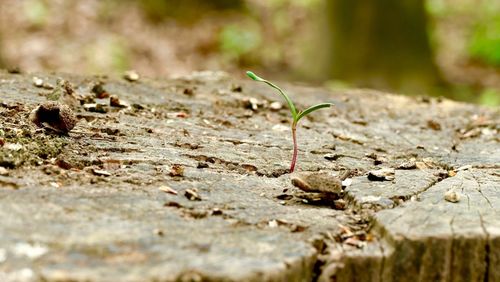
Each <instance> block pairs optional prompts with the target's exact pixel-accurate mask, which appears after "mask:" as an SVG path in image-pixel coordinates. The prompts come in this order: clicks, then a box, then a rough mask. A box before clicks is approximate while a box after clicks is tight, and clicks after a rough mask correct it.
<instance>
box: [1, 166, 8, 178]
mask: <svg viewBox="0 0 500 282" xmlns="http://www.w3.org/2000/svg"><path fill="white" fill-rule="evenodd" d="M8 174H9V171H8V170H7V169H6V168H5V167H3V166H0V175H1V176H5V175H8Z"/></svg>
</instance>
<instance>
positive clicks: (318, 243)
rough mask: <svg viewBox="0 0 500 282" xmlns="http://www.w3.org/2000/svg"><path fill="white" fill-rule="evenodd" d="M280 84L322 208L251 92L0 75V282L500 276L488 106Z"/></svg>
mask: <svg viewBox="0 0 500 282" xmlns="http://www.w3.org/2000/svg"><path fill="white" fill-rule="evenodd" d="M33 76H36V77H37V78H39V79H41V81H40V80H36V81H35V82H36V83H35V84H36V85H34V83H33ZM60 78H62V79H64V80H65V81H66V82H69V83H62V82H61V81H59V83H58V82H57V80H58V79H60ZM96 85H100V86H99V87H100V88H99V89H98V88H96ZM283 88H285V89H287V90H288V92H289V93H290V96H292V97H293V99H294V100H295V101H296V102H297V106H298V107H299V108H300V109H304V108H305V107H307V106H310V105H311V104H314V103H318V102H333V103H335V105H336V106H335V107H333V108H330V109H328V110H323V111H318V112H315V113H314V114H312V115H311V116H309V117H308V118H306V119H305V120H304V121H303V123H302V124H301V126H300V128H299V129H298V132H297V133H298V142H299V160H298V163H297V171H302V172H306V171H307V172H321V173H323V174H322V175H323V176H324V175H325V174H324V173H325V172H326V173H329V174H330V175H331V177H332V179H334V178H340V177H341V175H343V176H344V178H345V177H347V179H344V181H343V185H344V187H343V193H339V194H338V195H337V196H338V197H339V198H335V199H333V198H332V199H330V198H321V197H322V196H321V194H318V195H311V193H308V192H304V191H301V190H300V189H299V188H297V187H294V186H293V185H292V184H291V181H290V175H289V174H288V166H289V161H290V159H291V152H292V142H291V136H290V128H289V126H290V125H289V122H290V117H289V112H288V110H287V109H286V105H285V104H283V101H282V100H281V97H280V96H279V95H277V94H276V93H274V92H273V91H272V90H269V89H268V88H267V87H265V86H264V85H260V84H256V83H254V82H252V81H246V80H245V81H240V80H236V79H232V78H231V77H229V76H228V75H227V74H224V73H217V72H202V73H194V74H192V75H190V76H187V77H182V78H178V79H170V80H152V79H146V78H141V79H139V80H137V81H135V80H133V81H127V80H121V79H119V78H107V77H93V76H76V75H63V74H61V75H58V74H55V75H47V74H8V73H5V72H0V101H1V104H0V113H1V114H0V219H1V222H2V224H1V225H0V281H500V270H499V269H500V212H499V207H500V194H499V188H500V145H499V142H500V137H499V130H500V112H499V111H498V110H494V109H487V108H481V107H478V106H474V105H469V104H463V103H457V102H452V101H449V100H442V99H437V98H422V97H421V98H418V97H416V98H415V97H414V98H409V97H403V96H396V95H391V94H387V93H381V92H376V91H369V90H349V91H337V92H335V91H333V92H331V91H326V90H324V89H319V88H309V87H298V86H291V85H285V86H284V87H283ZM96 89H97V90H99V91H97V90H96ZM56 94H57V95H56ZM54 97H59V98H58V99H57V98H54ZM48 98H49V99H57V101H56V103H60V104H65V105H66V106H67V107H69V108H70V109H71V110H72V111H73V113H74V115H75V116H76V117H77V118H78V120H79V121H78V123H77V124H76V126H75V127H74V128H72V129H71V130H69V131H68V129H69V127H65V126H62V127H59V129H58V128H54V124H56V125H60V123H58V121H57V120H56V122H55V121H54V118H55V119H57V115H56V116H55V117H54V116H50V117H43V116H42V117H40V116H38V118H41V119H38V120H37V124H35V123H33V121H32V120H31V119H30V113H32V112H33V110H34V109H36V108H37V107H38V106H39V105H41V104H44V103H46V102H47V99H48ZM273 102H279V103H282V107H280V105H278V104H276V103H274V104H272V103H273ZM271 104H272V106H271ZM51 109H54V108H51ZM31 116H33V114H31ZM44 118H46V120H45V122H44ZM61 128H62V129H64V130H61ZM380 169H385V171H384V173H386V172H387V173H388V174H387V175H386V174H383V175H382V177H368V176H369V175H378V174H380V171H379V172H377V170H380ZM346 172H348V173H347V174H346ZM318 197H319V198H318Z"/></svg>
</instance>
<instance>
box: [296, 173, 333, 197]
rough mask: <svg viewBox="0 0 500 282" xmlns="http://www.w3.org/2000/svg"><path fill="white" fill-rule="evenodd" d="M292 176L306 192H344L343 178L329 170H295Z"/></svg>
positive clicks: (297, 185) (297, 184)
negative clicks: (328, 171)
mask: <svg viewBox="0 0 500 282" xmlns="http://www.w3.org/2000/svg"><path fill="white" fill-rule="evenodd" d="M290 178H291V181H292V184H293V185H294V186H296V187H298V188H300V189H301V190H302V191H305V192H315V193H330V194H342V192H343V191H342V182H341V180H340V179H339V178H338V177H336V176H334V175H332V174H330V173H327V172H294V173H292V175H291V176H290Z"/></svg>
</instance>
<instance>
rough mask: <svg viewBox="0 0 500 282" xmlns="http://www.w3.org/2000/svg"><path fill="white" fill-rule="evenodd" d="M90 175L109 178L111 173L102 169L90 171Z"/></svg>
mask: <svg viewBox="0 0 500 282" xmlns="http://www.w3.org/2000/svg"><path fill="white" fill-rule="evenodd" d="M92 173H94V174H95V175H98V176H111V173H109V172H108V171H106V170H102V169H92Z"/></svg>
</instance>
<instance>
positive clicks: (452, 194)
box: [444, 189, 460, 203]
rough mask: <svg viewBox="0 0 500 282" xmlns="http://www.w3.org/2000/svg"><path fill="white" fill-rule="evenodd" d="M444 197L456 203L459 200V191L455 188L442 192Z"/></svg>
mask: <svg viewBox="0 0 500 282" xmlns="http://www.w3.org/2000/svg"><path fill="white" fill-rule="evenodd" d="M444 199H445V200H446V201H448V202H450V203H458V202H459V201H460V193H458V192H457V191H455V190H453V189H452V190H448V191H446V193H444Z"/></svg>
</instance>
